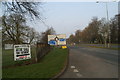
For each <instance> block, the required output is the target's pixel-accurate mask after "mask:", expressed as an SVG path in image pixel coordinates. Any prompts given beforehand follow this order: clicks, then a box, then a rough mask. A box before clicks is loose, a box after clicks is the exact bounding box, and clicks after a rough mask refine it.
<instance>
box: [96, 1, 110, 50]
mask: <svg viewBox="0 0 120 80" xmlns="http://www.w3.org/2000/svg"><path fill="white" fill-rule="evenodd" d="M96 3H99V1H97V2H96ZM103 3H106V15H107V32H108V35H107V36H108V40H109V42H108V48H110V45H111V36H110V34H111V32H110V26H109V17H108V4H107V3H108V2H103ZM105 44H106V43H105Z"/></svg>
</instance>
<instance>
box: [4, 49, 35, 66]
mask: <svg viewBox="0 0 120 80" xmlns="http://www.w3.org/2000/svg"><path fill="white" fill-rule="evenodd" d="M35 54H36V48H35V47H32V48H31V56H32V58H31V59H30V60H29V59H28V60H22V61H14V50H13V49H10V50H5V49H3V50H2V66H3V67H9V66H13V65H15V64H21V63H23V62H24V61H31V62H32V61H33V60H35Z"/></svg>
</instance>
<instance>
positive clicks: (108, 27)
mask: <svg viewBox="0 0 120 80" xmlns="http://www.w3.org/2000/svg"><path fill="white" fill-rule="evenodd" d="M106 13H107V22H108V23H107V29H108V39H109V41H108V48H110V43H111V37H110V26H109V17H108V5H107V2H106Z"/></svg>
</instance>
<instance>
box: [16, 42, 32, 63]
mask: <svg viewBox="0 0 120 80" xmlns="http://www.w3.org/2000/svg"><path fill="white" fill-rule="evenodd" d="M30 58H31V51H30V45H28V44H22V45H14V60H15V61H17V60H25V59H30Z"/></svg>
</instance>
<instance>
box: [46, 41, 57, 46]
mask: <svg viewBox="0 0 120 80" xmlns="http://www.w3.org/2000/svg"><path fill="white" fill-rule="evenodd" d="M48 44H50V45H55V44H56V41H55V40H50V41H49V42H48Z"/></svg>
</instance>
